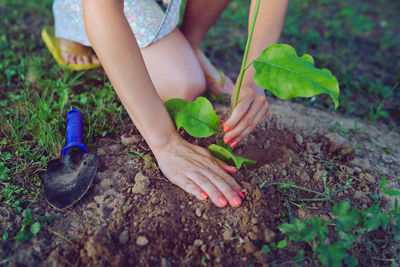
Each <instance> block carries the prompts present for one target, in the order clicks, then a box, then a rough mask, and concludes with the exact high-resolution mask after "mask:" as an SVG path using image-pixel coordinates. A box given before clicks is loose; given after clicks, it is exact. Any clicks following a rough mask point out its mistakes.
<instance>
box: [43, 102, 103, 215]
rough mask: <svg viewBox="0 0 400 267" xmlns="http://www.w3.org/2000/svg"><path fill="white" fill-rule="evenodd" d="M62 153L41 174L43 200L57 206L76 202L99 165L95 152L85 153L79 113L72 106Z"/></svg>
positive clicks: (85, 189)
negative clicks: (65, 142) (65, 143)
mask: <svg viewBox="0 0 400 267" xmlns="http://www.w3.org/2000/svg"><path fill="white" fill-rule="evenodd" d="M61 154H62V157H61V158H59V159H55V160H51V161H49V163H48V164H47V171H46V173H45V174H44V177H43V184H44V195H45V198H46V201H47V202H48V203H49V204H50V205H51V206H53V207H55V208H57V209H66V208H68V207H70V206H72V205H73V204H75V203H76V202H78V201H79V200H80V199H81V198H82V197H83V195H85V193H86V192H87V190H88V189H89V187H90V185H91V184H92V181H93V178H94V175H95V174H96V170H97V165H98V161H99V160H98V158H99V157H98V154H97V152H94V153H87V149H86V146H85V145H84V144H83V143H82V115H81V113H80V111H79V110H77V109H72V110H70V111H69V112H68V114H67V145H66V146H65V147H63V148H62V150H61Z"/></svg>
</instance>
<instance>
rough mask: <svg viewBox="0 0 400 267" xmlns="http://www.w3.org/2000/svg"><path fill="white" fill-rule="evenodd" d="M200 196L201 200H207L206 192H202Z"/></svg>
mask: <svg viewBox="0 0 400 267" xmlns="http://www.w3.org/2000/svg"><path fill="white" fill-rule="evenodd" d="M200 196H201V197H202V198H204V199H207V198H208V195H207V194H206V192H204V191H201V193H200Z"/></svg>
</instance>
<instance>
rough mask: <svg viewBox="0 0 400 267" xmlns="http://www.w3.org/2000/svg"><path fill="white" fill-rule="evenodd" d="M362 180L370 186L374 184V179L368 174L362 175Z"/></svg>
mask: <svg viewBox="0 0 400 267" xmlns="http://www.w3.org/2000/svg"><path fill="white" fill-rule="evenodd" d="M364 179H365V180H367V181H368V182H370V183H372V184H374V183H376V179H375V177H373V176H372V175H370V174H369V173H365V174H364Z"/></svg>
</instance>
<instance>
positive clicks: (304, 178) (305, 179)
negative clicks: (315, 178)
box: [300, 171, 311, 182]
mask: <svg viewBox="0 0 400 267" xmlns="http://www.w3.org/2000/svg"><path fill="white" fill-rule="evenodd" d="M300 180H301V181H303V182H309V181H310V180H311V179H310V176H309V175H308V173H307V171H303V172H302V173H301V174H300Z"/></svg>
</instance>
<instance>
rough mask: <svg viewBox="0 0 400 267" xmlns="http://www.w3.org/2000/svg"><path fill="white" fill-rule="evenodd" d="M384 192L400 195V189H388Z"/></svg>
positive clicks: (390, 194)
mask: <svg viewBox="0 0 400 267" xmlns="http://www.w3.org/2000/svg"><path fill="white" fill-rule="evenodd" d="M383 193H384V194H386V195H389V196H400V191H397V190H386V191H385V192H383Z"/></svg>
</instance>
